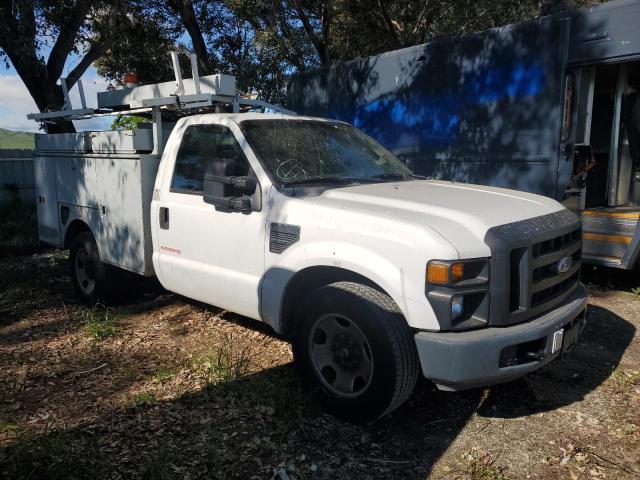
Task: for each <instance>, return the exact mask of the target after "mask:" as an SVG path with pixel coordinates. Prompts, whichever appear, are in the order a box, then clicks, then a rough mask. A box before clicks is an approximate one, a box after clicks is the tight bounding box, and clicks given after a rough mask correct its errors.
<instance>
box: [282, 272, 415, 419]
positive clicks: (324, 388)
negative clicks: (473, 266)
mask: <svg viewBox="0 0 640 480" xmlns="http://www.w3.org/2000/svg"><path fill="white" fill-rule="evenodd" d="M293 353H294V357H295V360H296V364H297V366H298V369H299V371H300V373H301V375H302V378H303V380H304V381H305V383H306V384H307V385H310V386H312V387H313V386H315V387H319V388H317V390H318V392H319V393H320V398H321V400H322V401H323V403H324V404H325V405H326V406H327V407H328V408H329V409H330V410H331V411H333V412H334V413H336V414H337V415H339V416H342V417H345V418H347V419H351V420H356V421H363V420H372V419H375V418H378V417H381V416H383V415H386V414H387V413H389V412H391V411H392V410H394V409H396V408H397V407H399V406H400V405H401V404H402V403H403V402H404V401H405V400H406V399H407V398H408V397H409V396H410V395H411V392H412V391H413V388H414V386H415V383H416V380H417V378H418V372H419V367H418V358H417V352H416V349H415V344H414V340H413V337H412V335H411V331H410V329H409V327H408V326H407V324H406V322H405V320H404V318H403V317H402V314H401V313H400V312H399V311H398V308H397V306H396V305H395V303H394V302H393V300H391V298H389V296H387V295H385V294H384V293H382V292H380V291H378V290H376V289H374V288H371V287H369V286H366V285H362V284H358V283H353V282H338V283H333V284H331V285H328V286H325V287H322V288H320V289H318V290H316V291H315V292H313V293H312V294H311V295H310V296H309V297H308V298H307V299H305V301H304V302H303V304H302V305H301V306H300V308H299V309H298V311H297V314H296V318H295V325H294V328H293Z"/></svg>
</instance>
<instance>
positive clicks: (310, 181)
mask: <svg viewBox="0 0 640 480" xmlns="http://www.w3.org/2000/svg"><path fill="white" fill-rule="evenodd" d="M371 181H372V179H371V178H360V177H309V178H301V179H299V180H290V181H288V182H283V184H282V185H283V186H285V187H295V186H297V185H314V184H316V185H321V184H325V185H348V184H354V183H363V182H367V183H368V182H371Z"/></svg>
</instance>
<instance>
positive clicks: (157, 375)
mask: <svg viewBox="0 0 640 480" xmlns="http://www.w3.org/2000/svg"><path fill="white" fill-rule="evenodd" d="M173 375H174V373H173V370H171V369H170V368H167V367H160V368H158V369H157V370H156V371H155V372H153V379H154V380H155V381H156V382H161V383H164V382H166V381H167V380H169V379H170V378H171V377H173Z"/></svg>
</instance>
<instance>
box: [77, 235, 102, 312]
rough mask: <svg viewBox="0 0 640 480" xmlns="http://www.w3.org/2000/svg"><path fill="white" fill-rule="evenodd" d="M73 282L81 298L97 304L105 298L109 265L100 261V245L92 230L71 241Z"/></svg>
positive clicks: (86, 301) (89, 303)
mask: <svg viewBox="0 0 640 480" xmlns="http://www.w3.org/2000/svg"><path fill="white" fill-rule="evenodd" d="M69 266H70V267H71V272H70V273H71V282H72V283H73V288H74V290H75V291H76V294H77V295H78V296H79V297H80V299H81V300H82V301H83V302H84V303H86V304H88V305H92V306H93V305H95V304H96V303H98V302H99V301H100V300H104V296H105V293H106V288H107V272H106V270H107V266H106V265H105V264H104V263H102V262H101V261H100V255H99V254H98V245H97V244H96V241H95V239H94V238H93V235H91V233H90V232H82V233H79V234H78V235H76V237H75V238H74V239H73V240H72V241H71V245H70V252H69Z"/></svg>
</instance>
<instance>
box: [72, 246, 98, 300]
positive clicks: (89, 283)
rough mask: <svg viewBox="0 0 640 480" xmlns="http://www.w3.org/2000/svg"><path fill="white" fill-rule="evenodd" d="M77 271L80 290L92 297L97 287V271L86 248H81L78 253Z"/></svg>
mask: <svg viewBox="0 0 640 480" xmlns="http://www.w3.org/2000/svg"><path fill="white" fill-rule="evenodd" d="M75 270H76V280H77V281H78V285H79V286H80V290H82V292H83V293H85V294H86V295H91V294H92V293H93V289H94V288H95V286H96V279H95V269H94V265H93V260H92V259H91V255H90V254H89V251H88V250H87V249H86V248H80V249H79V250H78V252H77V253H76V260H75Z"/></svg>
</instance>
